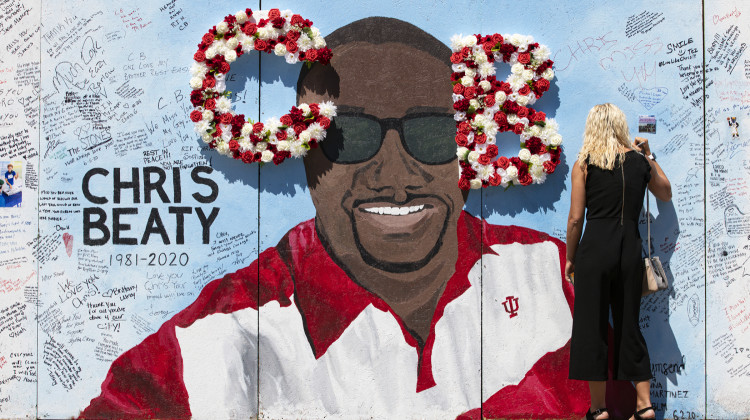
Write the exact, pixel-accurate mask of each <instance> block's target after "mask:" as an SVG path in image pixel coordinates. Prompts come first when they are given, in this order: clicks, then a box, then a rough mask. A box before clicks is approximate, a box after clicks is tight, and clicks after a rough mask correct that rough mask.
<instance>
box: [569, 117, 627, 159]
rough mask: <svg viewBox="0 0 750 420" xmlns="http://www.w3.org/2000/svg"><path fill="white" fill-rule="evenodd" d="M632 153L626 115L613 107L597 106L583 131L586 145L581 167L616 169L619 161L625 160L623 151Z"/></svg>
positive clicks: (582, 150) (587, 119)
mask: <svg viewBox="0 0 750 420" xmlns="http://www.w3.org/2000/svg"><path fill="white" fill-rule="evenodd" d="M623 147H624V148H626V149H632V147H631V145H630V132H629V131H628V121H627V119H626V118H625V113H624V112H622V110H621V109H620V108H618V107H617V106H616V105H613V104H609V103H607V104H601V105H596V106H595V107H593V108H591V111H589V116H588V117H587V118H586V128H585V129H584V131H583V145H582V146H581V151H580V152H578V163H579V164H580V165H581V168H583V169H585V167H586V163H585V162H588V163H589V164H591V165H594V166H597V167H599V168H602V169H609V170H611V169H614V167H615V160H621V159H622V158H623V157H624V153H623V152H622V149H623Z"/></svg>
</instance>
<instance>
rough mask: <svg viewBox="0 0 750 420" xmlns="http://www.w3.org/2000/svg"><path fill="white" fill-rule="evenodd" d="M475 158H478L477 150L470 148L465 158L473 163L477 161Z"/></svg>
mask: <svg viewBox="0 0 750 420" xmlns="http://www.w3.org/2000/svg"><path fill="white" fill-rule="evenodd" d="M477 159H479V152H477V151H476V150H472V151H471V152H469V155H468V156H467V157H466V160H468V161H469V163H474V162H476V161H477Z"/></svg>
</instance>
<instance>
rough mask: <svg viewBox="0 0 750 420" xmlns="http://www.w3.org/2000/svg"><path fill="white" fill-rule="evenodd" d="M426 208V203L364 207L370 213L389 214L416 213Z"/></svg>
mask: <svg viewBox="0 0 750 420" xmlns="http://www.w3.org/2000/svg"><path fill="white" fill-rule="evenodd" d="M422 209H424V204H420V205H418V206H411V207H370V208H365V209H363V210H364V211H366V212H368V213H376V214H386V215H389V216H404V215H407V214H410V213H416V212H418V211H422Z"/></svg>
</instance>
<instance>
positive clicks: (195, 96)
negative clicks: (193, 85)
mask: <svg viewBox="0 0 750 420" xmlns="http://www.w3.org/2000/svg"><path fill="white" fill-rule="evenodd" d="M190 103H191V104H193V106H200V105H201V104H203V94H202V93H201V92H200V91H199V90H194V91H192V92H190Z"/></svg>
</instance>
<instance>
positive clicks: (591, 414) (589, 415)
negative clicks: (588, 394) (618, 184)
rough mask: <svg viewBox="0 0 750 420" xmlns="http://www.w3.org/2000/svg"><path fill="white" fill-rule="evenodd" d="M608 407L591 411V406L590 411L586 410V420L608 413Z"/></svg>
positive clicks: (593, 419)
mask: <svg viewBox="0 0 750 420" xmlns="http://www.w3.org/2000/svg"><path fill="white" fill-rule="evenodd" d="M606 412H607V409H606V408H597V409H596V410H594V411H591V407H589V409H588V411H586V420H596V417H597V416H598V415H600V414H603V413H606Z"/></svg>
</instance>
